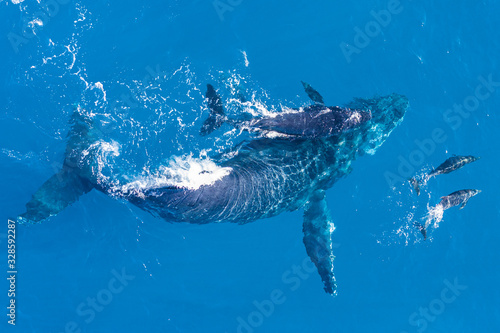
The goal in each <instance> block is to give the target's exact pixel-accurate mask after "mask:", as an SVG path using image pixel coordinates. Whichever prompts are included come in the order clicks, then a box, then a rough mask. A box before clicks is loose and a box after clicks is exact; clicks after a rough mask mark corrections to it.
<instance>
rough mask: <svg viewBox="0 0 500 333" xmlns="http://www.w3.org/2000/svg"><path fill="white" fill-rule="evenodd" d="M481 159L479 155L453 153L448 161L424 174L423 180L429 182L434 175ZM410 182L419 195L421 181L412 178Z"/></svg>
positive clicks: (448, 171)
mask: <svg viewBox="0 0 500 333" xmlns="http://www.w3.org/2000/svg"><path fill="white" fill-rule="evenodd" d="M478 159H479V157H474V156H457V155H453V156H452V157H450V158H448V159H447V160H446V161H444V162H443V163H441V164H440V165H439V166H438V167H437V168H436V169H434V170H432V171H430V172H429V173H428V174H426V175H425V176H424V179H423V182H424V183H425V182H427V181H428V180H429V179H431V178H432V177H436V176H438V175H444V174H447V173H450V172H452V171H455V170H458V169H460V168H462V167H463V166H465V165H466V164H469V163H472V162H475V161H477V160H478ZM409 181H410V183H411V184H412V185H413V188H414V189H415V192H416V193H417V195H420V182H419V181H418V180H417V179H416V178H410V179H409Z"/></svg>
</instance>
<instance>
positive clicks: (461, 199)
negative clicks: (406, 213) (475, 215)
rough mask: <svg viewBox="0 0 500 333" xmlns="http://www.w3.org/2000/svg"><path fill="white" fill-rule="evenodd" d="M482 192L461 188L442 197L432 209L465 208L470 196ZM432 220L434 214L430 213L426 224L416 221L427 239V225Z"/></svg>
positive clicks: (416, 224)
mask: <svg viewBox="0 0 500 333" xmlns="http://www.w3.org/2000/svg"><path fill="white" fill-rule="evenodd" d="M479 193H481V190H459V191H455V192H453V193H450V194H448V195H446V196H444V197H441V201H440V202H439V203H438V204H437V205H436V206H435V207H433V208H432V209H433V210H439V211H445V210H447V209H449V208H451V207H455V206H458V205H460V208H459V209H463V208H464V207H465V205H467V202H468V201H469V199H470V198H472V197H473V196H475V195H477V194H479ZM431 221H432V216H431V215H429V217H428V218H427V221H426V222H425V225H422V224H420V223H418V222H417V223H415V226H416V227H417V228H418V229H419V230H420V232H421V233H422V235H423V236H424V239H427V227H429V225H430V224H431Z"/></svg>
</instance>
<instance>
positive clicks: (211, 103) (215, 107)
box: [200, 84, 226, 136]
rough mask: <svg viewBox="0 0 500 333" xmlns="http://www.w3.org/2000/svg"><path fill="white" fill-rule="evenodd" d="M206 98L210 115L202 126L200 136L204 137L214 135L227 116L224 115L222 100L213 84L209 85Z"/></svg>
mask: <svg viewBox="0 0 500 333" xmlns="http://www.w3.org/2000/svg"><path fill="white" fill-rule="evenodd" d="M206 98H207V104H208V109H209V110H210V115H209V116H208V118H207V119H206V120H205V122H203V125H202V126H201V129H200V135H202V136H205V135H208V134H210V133H212V132H213V131H215V130H216V129H218V128H219V127H221V126H222V124H223V123H224V122H225V121H226V114H225V113H224V108H223V106H222V101H221V98H220V96H219V94H218V93H217V91H215V88H214V87H213V86H212V85H211V84H207V94H206Z"/></svg>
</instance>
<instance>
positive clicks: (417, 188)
mask: <svg viewBox="0 0 500 333" xmlns="http://www.w3.org/2000/svg"><path fill="white" fill-rule="evenodd" d="M408 181H409V182H410V184H412V185H413V188H414V189H415V192H416V193H417V195H420V183H419V182H418V180H417V179H416V178H409V179H408Z"/></svg>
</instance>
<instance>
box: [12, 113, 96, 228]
mask: <svg viewBox="0 0 500 333" xmlns="http://www.w3.org/2000/svg"><path fill="white" fill-rule="evenodd" d="M70 123H71V125H72V126H71V130H70V131H69V133H68V137H67V138H68V142H67V146H66V152H65V158H64V163H63V164H62V168H61V169H60V170H59V171H58V172H57V173H56V174H55V175H53V176H52V177H50V178H49V179H48V180H47V181H46V182H45V183H43V184H42V186H40V188H39V189H38V190H37V191H36V192H35V194H34V195H33V197H32V198H31V200H30V201H29V202H28V203H27V204H26V212H25V213H23V214H21V215H20V216H19V217H18V218H17V221H18V222H19V223H38V222H41V221H43V220H45V219H46V218H48V217H50V216H54V215H56V214H57V213H59V212H60V211H62V210H63V209H64V208H66V207H67V206H69V205H71V204H72V203H74V202H75V201H77V200H78V198H79V197H80V196H81V195H83V194H85V193H87V192H89V191H90V190H92V189H93V188H94V185H93V184H92V182H91V181H90V179H88V178H87V177H85V176H84V175H83V172H82V167H81V159H82V156H83V154H84V152H83V150H84V149H86V148H87V147H88V144H89V142H90V141H91V140H92V135H91V134H90V130H91V124H92V123H91V121H90V120H89V119H88V118H86V117H85V116H84V115H82V114H81V110H80V109H79V108H75V110H74V111H73V115H72V116H71V120H70Z"/></svg>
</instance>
